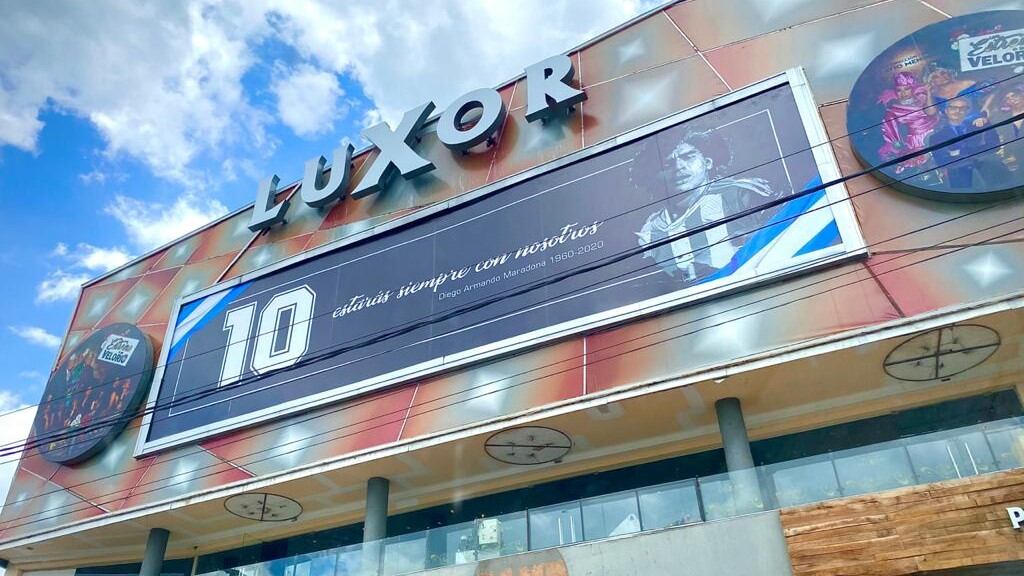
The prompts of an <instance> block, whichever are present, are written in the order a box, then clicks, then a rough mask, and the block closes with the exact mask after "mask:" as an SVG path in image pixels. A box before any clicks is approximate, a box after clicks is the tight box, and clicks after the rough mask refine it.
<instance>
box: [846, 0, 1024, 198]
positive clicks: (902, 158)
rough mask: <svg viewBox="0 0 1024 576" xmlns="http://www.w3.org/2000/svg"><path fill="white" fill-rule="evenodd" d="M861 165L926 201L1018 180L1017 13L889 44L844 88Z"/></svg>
mask: <svg viewBox="0 0 1024 576" xmlns="http://www.w3.org/2000/svg"><path fill="white" fill-rule="evenodd" d="M847 128H848V130H849V133H850V137H851V139H852V145H853V148H854V151H855V153H856V154H857V156H858V157H859V158H860V160H861V162H862V164H863V165H864V166H865V167H869V168H872V167H879V169H878V170H877V173H878V174H879V175H880V176H881V177H882V178H883V179H884V180H886V181H888V182H890V183H892V184H893V185H894V186H896V187H898V188H900V189H902V190H906V191H909V192H911V193H915V194H919V195H923V196H926V197H930V198H936V199H944V200H953V201H981V200H989V199H994V198H997V197H1000V196H1004V195H1007V194H1013V193H1015V191H1016V190H1017V189H1019V188H1020V186H1021V185H1022V183H1024V166H1022V164H1024V149H1022V145H1021V142H1022V139H1024V11H1018V10H998V11H992V12H979V13H976V14H970V15H967V16H961V17H958V18H953V19H950V20H944V21H942V22H939V23H936V24H932V25H930V26H927V27H925V28H922V29H920V30H918V31H917V32H914V33H913V34H911V35H909V36H907V37H905V38H903V39H902V40H900V41H899V42H897V43H895V44H893V45H892V46H890V47H889V48H888V49H886V50H885V51H884V52H882V53H881V54H880V55H878V56H877V57H876V58H875V59H874V60H873V61H872V62H871V63H870V64H869V65H868V67H867V68H866V69H865V70H864V72H863V73H862V74H861V76H860V78H859V79H858V80H857V83H856V84H855V85H854V87H853V90H852V92H851V93H850V102H849V107H848V109H847Z"/></svg>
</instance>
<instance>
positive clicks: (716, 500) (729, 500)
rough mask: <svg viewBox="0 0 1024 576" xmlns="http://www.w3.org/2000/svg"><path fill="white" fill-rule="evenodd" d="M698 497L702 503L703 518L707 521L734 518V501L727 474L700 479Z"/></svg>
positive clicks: (730, 482)
mask: <svg viewBox="0 0 1024 576" xmlns="http://www.w3.org/2000/svg"><path fill="white" fill-rule="evenodd" d="M698 482H699V483H700V497H701V500H703V501H704V517H705V518H706V519H708V520H718V519H719V518H730V517H732V516H736V499H735V498H734V497H733V490H732V481H731V480H730V479H729V475H728V474H716V475H714V476H707V477H705V478H701V479H700V480H699V481H698Z"/></svg>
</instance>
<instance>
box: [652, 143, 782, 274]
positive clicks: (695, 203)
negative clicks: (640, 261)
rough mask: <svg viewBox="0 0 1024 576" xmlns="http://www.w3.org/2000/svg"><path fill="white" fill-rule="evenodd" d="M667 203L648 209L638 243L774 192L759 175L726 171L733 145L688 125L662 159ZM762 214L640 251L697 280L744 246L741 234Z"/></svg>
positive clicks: (738, 209) (667, 268)
mask: <svg viewBox="0 0 1024 576" xmlns="http://www.w3.org/2000/svg"><path fill="white" fill-rule="evenodd" d="M664 163H665V164H666V168H667V174H668V176H669V200H668V207H666V208H663V209H661V210H659V211H657V212H655V213H653V214H651V215H650V216H649V217H648V218H647V221H646V223H644V225H643V227H642V228H641V230H640V232H638V233H637V236H638V237H639V243H640V245H641V246H646V245H649V244H651V243H653V242H657V241H658V240H662V239H665V238H668V237H671V236H679V235H682V234H683V233H684V232H685V231H687V230H693V229H695V228H697V227H699V226H702V225H706V224H709V223H712V222H715V221H718V220H721V219H722V218H724V217H726V216H727V215H731V214H736V213H738V212H741V211H744V210H749V209H751V208H754V207H756V206H758V205H760V204H763V203H765V202H767V201H768V200H770V199H772V198H773V197H776V196H777V193H776V192H775V191H773V190H772V188H771V186H770V185H769V183H768V181H767V180H764V179H763V178H742V177H739V178H737V177H731V175H730V174H729V169H730V166H731V164H732V151H731V149H730V146H729V145H728V143H727V142H725V140H724V139H723V138H722V137H721V136H719V135H718V134H716V133H715V131H714V130H708V131H706V132H696V131H689V132H687V133H686V134H684V135H683V137H682V139H681V140H680V141H679V143H678V144H677V145H676V146H675V148H674V149H673V150H672V151H671V153H669V155H668V156H667V157H666V158H665V159H664ZM763 220H764V217H763V215H759V214H758V215H753V216H750V217H746V218H743V219H740V220H737V221H734V222H730V223H728V224H726V225H723V226H718V227H715V228H711V229H709V230H704V231H702V232H698V233H695V234H692V235H689V236H686V237H681V238H679V239H678V240H675V241H673V242H671V243H669V244H665V245H660V246H656V247H654V248H652V249H650V250H649V251H647V252H646V253H645V257H649V258H653V259H654V260H655V262H657V264H658V266H659V267H660V268H661V269H662V270H663V271H664V272H666V273H667V274H669V275H670V276H672V277H673V278H678V279H680V280H683V281H684V282H688V283H689V282H696V281H698V280H700V279H701V278H705V277H707V276H708V275H710V274H713V273H714V272H715V271H717V270H719V269H721V268H722V267H724V266H726V265H727V264H728V263H729V261H730V260H731V259H732V257H733V255H734V254H735V253H736V251H737V250H739V249H740V248H741V247H742V246H743V242H744V239H745V236H744V234H745V233H749V232H752V231H754V229H755V228H756V227H757V226H758V225H760V224H761V223H762V221H763Z"/></svg>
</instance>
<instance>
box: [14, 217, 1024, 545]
mask: <svg viewBox="0 0 1024 576" xmlns="http://www.w3.org/2000/svg"><path fill="white" fill-rule="evenodd" d="M980 211H981V210H979V211H978V212H980ZM1022 219H1024V216H1021V217H1018V218H1014V219H1012V220H1010V221H1006V222H1001V223H999V224H996V225H993V226H990V227H989V228H998V227H1001V226H1005V225H1006V224H1007V223H1009V222H1012V221H1016V220H1022ZM944 223H945V222H939V223H933V224H931V225H928V226H926V227H925V228H922V229H921V230H925V229H928V228H931V227H935V226H937V225H942V224H944ZM983 230H984V229H983ZM983 230H972V231H969V232H967V233H966V234H962V235H961V236H959V237H956V238H953V240H955V239H959V238H962V237H964V236H970V235H974V234H977V233H978V232H980V231H983ZM1022 230H1024V228H1021V229H1017V230H1013V231H1010V232H1007V233H1004V234H1002V235H1000V236H997V237H996V238H999V237H1001V236H1006V235H1010V234H1015V233H1017V232H1020V231H1022ZM914 233H916V231H915V232H914ZM905 235H907V234H903V235H901V236H905ZM996 238H989V239H986V240H984V241H979V242H977V243H971V244H968V245H965V246H964V248H961V249H960V250H962V249H965V248H966V247H971V246H977V245H984V244H987V243H989V242H991V241H992V240H994V239H996ZM890 241H892V238H889V239H886V240H883V241H881V242H879V243H884V242H890ZM948 241H949V240H946V241H943V242H940V243H937V244H934V245H932V246H930V247H929V249H935V248H936V247H938V246H941V245H943V244H945V243H946V242H948ZM958 251H959V250H957V249H954V250H951V251H949V252H945V253H942V254H937V255H934V256H932V257H930V258H926V259H925V260H922V261H919V262H914V263H911V264H908V265H905V266H902V267H899V268H895V269H892V270H888V271H884V272H881V273H879V274H878V275H884V274H888V273H891V272H896V271H899V270H902V269H904V268H906V267H909V266H914V265H917V264H921V263H923V262H927V261H930V260H932V259H936V258H939V257H942V256H946V255H949V254H951V253H955V252H958ZM918 252H919V251H912V252H905V253H902V254H899V255H897V256H894V257H893V258H890V259H889V260H887V261H885V262H883V263H882V264H884V263H887V262H890V261H893V260H896V259H899V258H903V257H906V256H909V255H913V254H916V253H918ZM846 274H848V273H843V274H841V275H846ZM833 279H835V277H833V278H827V279H824V280H819V281H816V282H814V283H813V284H816V283H821V282H827V281H831V280H833ZM872 280H873V278H863V279H860V280H855V281H853V282H850V283H847V284H845V285H842V286H839V287H834V288H829V289H827V290H825V291H822V292H818V293H815V294H810V295H807V296H803V297H800V298H797V299H795V300H791V301H788V302H783V303H782V304H779V305H776V306H773V307H772V308H769V309H764V310H758V311H755V312H752V313H750V314H746V315H743V316H740V317H738V318H732V319H728V320H725V321H723V322H722V323H720V324H716V325H712V326H704V327H701V328H698V329H697V330H694V331H692V332H688V333H685V334H680V335H676V336H673V337H671V338H668V339H666V340H661V341H657V342H653V343H650V344H646V345H644V346H641V347H639V348H634V349H631V350H627V351H625V352H621V353H619V354H616V355H613V356H610V357H607V358H603V359H600V360H597V361H596V362H601V361H604V360H608V359H612V358H615V357H618V356H622V355H625V354H628V353H632V352H635V351H637V350H640V349H643V348H647V347H650V346H654V345H659V344H663V343H665V342H667V341H670V340H674V339H676V338H680V337H684V336H688V335H692V334H694V333H696V332H699V331H702V330H707V329H710V328H715V327H718V326H721V325H723V324H727V323H730V322H735V321H738V320H742V319H744V318H748V317H751V316H753V315H755V314H759V313H763V312H765V311H767V310H772V309H776V308H779V307H782V306H786V305H789V304H791V303H793V302H796V301H802V300H805V299H808V298H811V297H814V296H817V295H822V294H826V293H829V292H832V291H833V290H836V289H838V288H842V287H845V286H849V285H852V284H857V283H859V282H867V281H872ZM809 285H811V284H809ZM809 285H805V286H802V287H799V288H796V289H795V290H800V289H802V288H805V287H807V286H809ZM779 295H780V294H776V295H772V296H769V297H767V298H765V299H771V298H775V297H777V296H779ZM765 299H763V300H765ZM757 302H759V301H756V302H754V303H757ZM751 304H752V303H745V304H743V305H741V306H738V307H737V308H742V307H747V306H749V305H751ZM725 312H728V311H725ZM717 314H721V313H716V314H714V315H717ZM706 318H707V317H705V318H702V319H706ZM699 320H701V319H697V320H692V321H690V322H687V323H692V322H695V321H699ZM677 327H679V326H678V325H677V326H673V327H670V328H667V329H665V330H661V331H658V332H663V331H667V330H672V329H675V328H677ZM656 333H657V332H655V333H648V334H644V335H642V336H639V337H636V338H634V339H631V340H638V339H644V338H649V337H650V336H652V335H653V334H656ZM628 341H629V340H627V341H626V342H628ZM623 343H624V342H619V343H616V344H615V345H614V347H618V346H621V345H622V344H623ZM569 360H571V358H570V359H562V360H559V361H557V362H555V363H553V364H552V365H555V364H562V363H564V362H567V361H569ZM596 362H595V363H596ZM577 369H578V367H572V368H569V369H568V370H577ZM535 370H536V369H531V370H530V371H535ZM530 371H527V373H528V372H530ZM558 373H561V372H557V373H555V374H558ZM555 374H545V375H543V376H542V377H541V378H550V377H551V376H553V375H555ZM515 376H518V375H512V376H507V377H504V378H502V379H501V380H507V379H511V378H514V377H515ZM501 380H498V381H495V382H500V381H501ZM531 381H532V380H528V381H526V382H521V383H518V384H515V385H513V386H519V385H521V384H526V383H529V382H531ZM490 384H491V383H487V384H484V385H483V386H482V387H486V386H489V385H490ZM513 386H510V387H513ZM504 389H507V388H503V389H499V390H489V391H485V393H484V394H481V395H479V396H476V397H474V398H473V399H476V398H478V397H481V396H485V395H489V394H493V393H496V392H498V391H502V390H504ZM465 392H466V390H462V391H459V392H457V393H455V394H453V395H459V394H463V393H465ZM436 400H437V399H433V400H431V401H430V402H436ZM465 401H468V400H458V401H455V402H453V403H451V404H447V405H443V406H439V407H436V408H432V409H430V410H427V411H424V412H423V413H428V412H432V411H435V410H440V409H444V408H448V407H451V406H453V405H456V404H459V403H462V402H465ZM411 408H412V407H403V408H401V409H399V410H396V411H393V412H392V414H403V415H404V414H406V413H408V411H410V410H411ZM421 414H422V413H420V414H417V416H419V415H421ZM386 415H388V413H385V414H384V415H383V416H386ZM381 417H382V415H377V416H374V417H373V418H372V419H373V420H376V419H379V418H381ZM402 419H404V416H403V417H402ZM399 421H400V420H396V421H392V422H386V423H384V424H378V425H377V426H374V427H380V426H386V425H390V424H394V423H397V422H399ZM364 422H365V421H364ZM360 423H363V422H357V423H353V424H349V425H346V426H344V427H343V428H347V427H350V426H353V425H356V424H360ZM328 432H330V431H328ZM358 432H365V430H359V431H358ZM323 435H325V433H318V434H317V436H323ZM342 437H344V436H342ZM336 439H338V438H330V439H328V440H325V442H326V441H333V440H336ZM303 440H306V439H298V440H296V441H295V442H297V441H303ZM321 443H323V442H321ZM315 445H316V444H314V446H315ZM279 447H280V445H279V446H278V447H277V448H279ZM308 448H309V446H303V447H301V448H299V449H297V450H306V449H308ZM264 451H270V450H260V451H257V452H255V453H252V454H250V455H256V454H259V453H260V452H264ZM294 451H296V450H293V451H291V452H294ZM288 453H290V452H286V453H283V454H280V453H275V454H273V455H272V456H269V457H267V458H265V459H263V460H269V459H274V458H280V457H282V456H283V455H286V454H288ZM243 457H244V456H243ZM260 461H262V460H256V461H253V462H249V463H247V464H249V465H251V464H253V463H258V462H260ZM193 472H194V471H193ZM219 473H221V472H220V471H218V472H215V473H214V474H219ZM214 474H210V475H214ZM205 476H209V475H205ZM205 476H200V478H202V477H205ZM195 479H196V478H195V477H191V478H189V479H188V480H187V481H189V482H190V481H193V480H195ZM146 484H151V483H142V484H139V485H138V486H144V485H146ZM138 486H136V488H137V487H138ZM166 488H168V486H161V487H159V488H157V489H156V490H163V489H166ZM154 491H155V490H154ZM120 492H124V491H123V490H122V491H118V492H117V493H112V494H108V496H113V495H114V494H118V493H120ZM148 492H152V491H148ZM148 492H146V491H144V492H140V493H139V494H145V493H148ZM133 495H135V493H134V491H133ZM103 496H104V495H101V496H100V498H102V497H103ZM94 499H95V498H94ZM120 499H121V498H117V499H116V500H120ZM85 503H86V504H88V505H90V506H92V505H93V504H92V503H89V502H85ZM105 503H109V502H101V503H100V504H101V505H102V504H105ZM73 504H76V503H72V505H73ZM46 512H52V509H51V510H49V511H46ZM32 515H38V513H37V514H32ZM32 515H29V516H32ZM29 516H26V518H27V517H29ZM39 521H42V520H39ZM22 525H24V524H22ZM22 525H17V526H11V527H20V526H22Z"/></svg>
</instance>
